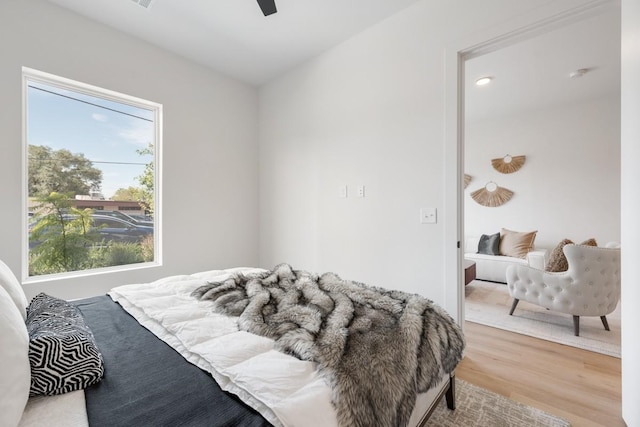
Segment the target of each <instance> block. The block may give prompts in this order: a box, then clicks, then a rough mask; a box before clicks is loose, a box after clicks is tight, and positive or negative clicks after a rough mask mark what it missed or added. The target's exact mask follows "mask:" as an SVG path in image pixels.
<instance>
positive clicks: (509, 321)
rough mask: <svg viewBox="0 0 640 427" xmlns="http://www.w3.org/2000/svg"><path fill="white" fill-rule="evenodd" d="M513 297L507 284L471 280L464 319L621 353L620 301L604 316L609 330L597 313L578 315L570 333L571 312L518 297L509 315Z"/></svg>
mask: <svg viewBox="0 0 640 427" xmlns="http://www.w3.org/2000/svg"><path fill="white" fill-rule="evenodd" d="M512 301H513V299H512V298H511V297H510V296H509V291H508V290H507V285H505V284H502V283H493V282H484V281H481V280H474V281H472V282H471V283H469V284H468V285H467V286H466V287H465V312H466V315H465V318H466V320H468V321H470V322H474V323H480V324H482V325H487V326H492V327H494V328H499V329H505V330H507V331H512V332H517V333H519V334H524V335H529V336H532V337H536V338H541V339H544V340H548V341H553V342H557V343H560V344H565V345H569V346H572V347H578V348H582V349H585V350H590V351H594V352H597V353H602V354H606V355H609V356H614V357H620V305H619V304H618V308H617V309H616V310H615V311H614V312H613V313H611V314H610V315H608V316H607V320H608V321H609V327H610V329H611V330H610V331H606V330H605V329H604V327H603V326H602V322H601V321H600V318H599V317H587V316H583V317H580V336H578V337H576V336H575V335H574V334H573V319H572V317H571V316H570V315H568V314H564V313H558V312H554V311H551V310H546V309H545V308H543V307H540V306H538V305H535V304H530V303H528V302H526V301H520V303H519V304H518V307H517V308H516V310H515V311H514V313H513V316H509V310H510V308H511V303H512Z"/></svg>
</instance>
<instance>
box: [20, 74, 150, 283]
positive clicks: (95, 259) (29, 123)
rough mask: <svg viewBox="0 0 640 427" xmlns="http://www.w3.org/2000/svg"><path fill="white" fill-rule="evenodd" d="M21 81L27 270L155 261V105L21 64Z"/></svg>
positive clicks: (37, 272) (32, 273)
mask: <svg viewBox="0 0 640 427" xmlns="http://www.w3.org/2000/svg"><path fill="white" fill-rule="evenodd" d="M23 90H24V100H25V101H24V152H25V163H26V167H25V171H26V173H25V177H24V179H25V183H26V184H25V186H24V187H25V204H24V215H25V218H26V222H27V226H26V227H25V242H26V244H25V247H26V251H25V255H26V256H25V262H24V269H25V272H26V273H27V277H29V278H33V277H36V276H38V277H41V276H46V275H57V276H60V275H74V274H76V275H77V274H83V272H86V271H89V270H96V269H104V268H107V269H122V268H132V267H136V266H140V265H148V264H149V263H153V264H158V263H159V244H158V242H159V231H160V229H159V214H160V212H159V182H160V180H159V173H160V171H159V168H158V167H157V165H159V164H160V163H159V152H160V146H161V140H160V139H161V128H162V124H161V119H162V106H161V105H159V104H156V103H153V102H150V101H145V100H142V99H139V98H134V97H132V96H128V95H123V94H120V93H116V92H113V91H109V90H106V89H101V88H98V87H95V86H90V85H87V84H84V83H79V82H74V81H72V80H69V79H65V78H61V77H57V76H53V75H51V74H47V73H43V72H40V71H36V70H31V69H28V68H24V69H23ZM119 210H126V211H127V212H128V213H123V212H119Z"/></svg>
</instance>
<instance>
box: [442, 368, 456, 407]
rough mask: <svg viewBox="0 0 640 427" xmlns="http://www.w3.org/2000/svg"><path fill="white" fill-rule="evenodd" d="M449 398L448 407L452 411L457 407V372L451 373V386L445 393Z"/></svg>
mask: <svg viewBox="0 0 640 427" xmlns="http://www.w3.org/2000/svg"><path fill="white" fill-rule="evenodd" d="M441 396H442V395H441ZM445 397H446V399H447V408H449V409H451V410H452V411H453V410H454V409H456V374H455V373H452V374H450V375H449V387H448V388H447V393H446V394H445Z"/></svg>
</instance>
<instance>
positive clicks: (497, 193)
mask: <svg viewBox="0 0 640 427" xmlns="http://www.w3.org/2000/svg"><path fill="white" fill-rule="evenodd" d="M512 196H513V191H511V190H509V189H508V188H504V187H500V186H498V184H496V183H495V182H493V181H489V182H487V184H486V185H485V186H484V187H483V188H480V189H478V190H476V191H474V192H472V193H471V198H472V199H473V200H475V201H476V203H478V204H479V205H482V206H487V207H489V208H495V207H497V206H501V205H504V204H505V203H507V202H508V201H509V200H511V197H512Z"/></svg>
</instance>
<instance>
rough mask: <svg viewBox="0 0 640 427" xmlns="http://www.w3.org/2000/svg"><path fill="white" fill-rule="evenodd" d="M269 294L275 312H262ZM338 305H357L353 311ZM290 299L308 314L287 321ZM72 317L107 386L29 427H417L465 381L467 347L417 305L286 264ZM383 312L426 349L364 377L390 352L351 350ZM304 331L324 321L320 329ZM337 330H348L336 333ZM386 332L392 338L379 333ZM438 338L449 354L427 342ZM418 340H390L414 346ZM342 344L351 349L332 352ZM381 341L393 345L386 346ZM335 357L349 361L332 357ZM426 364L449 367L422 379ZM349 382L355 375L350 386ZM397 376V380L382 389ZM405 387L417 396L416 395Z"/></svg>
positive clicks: (118, 299) (81, 305)
mask: <svg viewBox="0 0 640 427" xmlns="http://www.w3.org/2000/svg"><path fill="white" fill-rule="evenodd" d="M274 277H275V279H274ZM0 282H1V281H0ZM310 290H312V291H310ZM265 292H267V293H268V294H269V295H270V298H267V300H271V301H272V300H274V299H275V300H277V304H275V305H274V304H272V305H269V304H268V303H266V302H265V301H266V300H265V299H264V298H262V299H261V296H262V297H264V295H265ZM336 292H342V293H344V292H346V293H347V294H349V293H351V297H350V299H345V300H344V301H343V303H344V304H346V305H344V304H343V305H342V306H341V305H340V304H341V303H340V301H339V298H337V297H336V295H338V294H337V293H336ZM354 292H355V293H354ZM329 294H330V295H331V296H332V301H333V302H331V303H330V304H331V309H330V310H325V309H323V307H324V306H323V304H324V302H323V301H325V302H326V299H323V298H325V297H326V295H329ZM291 295H297V296H295V297H294V299H295V300H296V301H294V303H293V304H291V305H290V306H289V307H287V304H289V303H291V301H290V300H291ZM0 297H1V295H0ZM0 299H1V298H0ZM398 302H400V304H398ZM22 303H23V304H24V301H22ZM394 304H395V305H394ZM412 304H413V306H412ZM73 305H74V306H75V307H77V308H78V309H79V311H80V312H81V313H82V317H83V318H84V321H85V322H86V324H87V326H88V328H89V329H90V330H91V332H92V334H93V338H94V339H95V343H96V345H97V348H98V349H99V350H100V353H101V357H102V359H103V362H104V375H103V376H102V378H101V380H100V381H99V382H97V383H96V384H93V385H91V386H88V387H86V388H85V389H84V390H77V391H72V392H70V393H64V394H60V395H56V396H38V397H31V398H30V399H29V401H28V403H27V405H26V407H25V409H24V411H23V413H22V415H21V419H20V422H19V425H20V426H21V427H31V426H33V427H36V426H43V425H47V426H56V425H59V426H65V427H69V426H73V427H75V426H78V427H79V426H86V425H90V426H91V427H100V426H130V425H154V426H163V425H164V426H173V425H184V426H204V425H206V426H237V425H241V426H270V425H274V426H296V425H305V426H339V425H372V420H373V419H375V420H377V421H376V424H377V425H410V426H418V425H423V424H425V422H426V420H427V418H428V416H429V414H430V412H431V411H432V410H433V408H434V407H435V404H436V403H437V402H438V401H439V400H440V399H441V398H442V397H443V396H445V395H446V398H447V403H448V405H449V407H450V408H451V409H453V408H454V407H455V403H454V400H453V396H454V393H453V392H454V388H453V387H454V376H453V370H454V368H455V365H456V364H457V363H458V361H459V360H460V358H461V357H462V350H463V348H464V338H463V337H462V334H461V332H460V330H459V328H458V327H457V325H455V323H454V322H453V321H452V320H451V318H450V317H448V315H446V313H444V311H442V310H441V309H440V308H439V307H437V306H436V305H435V304H433V303H432V302H431V301H429V300H426V299H424V298H421V297H419V296H416V295H409V294H404V293H401V292H397V291H386V290H384V289H382V288H375V287H370V286H366V285H362V284H359V283H355V282H348V281H342V280H341V279H340V278H339V277H337V276H335V275H329V276H327V275H322V276H317V275H313V274H310V273H306V272H300V271H296V270H293V269H291V268H290V267H289V266H287V265H286V264H285V265H281V266H277V267H276V268H274V269H273V270H271V271H267V270H262V269H253V268H236V269H227V270H213V271H207V272H202V273H197V274H192V275H184V276H172V277H167V278H164V279H161V280H158V281H155V282H151V283H145V284H134V285H127V286H120V287H116V288H114V289H112V290H111V291H110V292H109V293H108V295H103V296H98V297H93V298H88V299H84V300H79V301H74V302H73ZM274 306H277V307H280V308H279V311H278V309H276V308H274ZM346 306H348V307H351V308H354V307H355V308H354V309H353V311H352V312H351V315H350V316H351V317H350V318H349V319H348V321H345V320H344V319H342V318H341V317H340V316H338V314H340V313H341V311H340V310H339V308H340V307H346ZM283 307H284V308H283ZM381 307H382V308H384V309H385V310H387V312H394V313H395V316H396V317H395V318H396V319H401V321H398V322H395V321H394V324H395V323H398V324H401V325H402V324H406V325H410V326H411V328H414V327H416V323H420V322H422V323H423V325H421V326H420V328H422V329H417V330H421V331H422V332H420V334H419V335H420V336H419V337H418V339H417V341H416V339H415V336H414V337H413V338H414V341H413V343H412V344H409V345H410V346H413V347H415V349H416V351H415V353H416V357H415V358H414V357H407V356H405V353H410V352H407V351H405V350H402V348H399V351H395V353H394V352H393V351H391V352H389V354H388V355H387V356H386V357H387V359H384V358H380V360H378V361H376V359H375V358H374V359H372V360H371V361H368V362H367V363H360V361H361V360H362V357H364V356H363V355H362V354H361V353H363V352H366V353H386V352H385V351H382V350H380V348H381V347H380V345H381V344H384V343H385V342H384V341H376V342H374V343H372V344H371V343H366V344H360V345H359V346H354V345H351V346H349V343H351V344H353V343H356V342H360V343H362V341H357V339H364V338H356V336H357V337H366V336H367V333H365V332H366V330H368V329H373V330H382V329H384V325H385V322H387V321H388V320H389V319H387V318H385V317H384V316H383V317H380V316H378V314H377V313H378V311H376V310H379V309H380V308H381ZM411 307H412V309H413V310H414V312H415V311H416V310H417V312H420V313H423V312H424V313H426V312H431V316H430V317H429V318H428V319H427V318H426V317H425V318H424V319H422V320H420V321H419V322H416V319H420V318H416V317H415V316H414V317H413V318H412V317H411V315H413V314H415V313H413V314H412V312H411V310H410V309H409V308H411ZM309 308H311V310H310V311H309ZM325 308H326V307H325ZM270 310H271V311H273V313H272V312H270ZM305 310H306V311H305ZM314 310H315V312H314ZM256 313H258V314H259V315H257V316H256ZM340 315H342V314H340ZM305 316H306V317H305ZM302 318H309V319H314V321H315V325H316V326H314V324H311V323H313V322H311V323H305V322H304V321H302V320H300V319H302ZM274 319H275V320H274ZM292 319H294V321H293V322H292ZM336 319H337V320H336ZM341 319H342V320H341ZM336 321H338V323H339V322H342V323H341V325H342V326H341V327H338V328H334V329H335V330H333V331H329V332H325V329H326V330H330V329H331V325H333V326H335V322H336ZM274 322H275V323H274ZM345 322H346V323H345ZM372 322H373V323H372ZM403 322H405V323H403ZM378 324H379V325H382V326H383V327H382V328H377V329H376V328H374V327H375V326H376V325H378ZM317 325H321V326H320V329H319V330H316V329H317ZM327 325H328V326H327ZM387 326H388V325H387ZM314 328H316V329H314ZM427 329H429V330H430V331H431V333H432V334H435V335H434V336H437V343H436V342H429V343H427V342H426V341H428V340H427V338H426V337H427V335H428V334H427ZM411 330H412V329H410V328H409V329H407V328H405V329H402V328H401V329H399V330H395V329H393V328H391V329H390V330H389V331H391V332H393V334H394V335H406V336H407V337H409V338H411V332H410V331H411ZM248 331H251V332H248ZM309 331H311V333H309ZM398 331H399V333H398ZM434 331H435V332H434ZM331 333H333V334H334V335H331ZM340 335H342V336H343V337H344V344H345V345H343V346H342V347H336V348H333V347H332V346H333V344H327V343H333V342H335V341H339V338H336V337H339V336H340ZM319 337H324V338H325V339H328V340H330V341H324V342H322V340H321V339H320V338H319ZM347 337H350V338H349V339H347ZM294 338H295V339H294ZM383 338H384V339H389V338H385V337H382V338H381V336H376V340H380V339H383ZM394 339H397V338H394ZM403 339H404V338H403ZM314 340H315V341H314ZM407 341H411V340H407ZM403 345H404V344H403ZM367 346H368V347H367ZM393 346H398V347H401V345H400V344H397V345H396V344H394V345H393ZM356 347H358V348H361V350H358V351H359V353H358V351H356V350H353V348H356ZM413 347H411V348H413ZM327 349H329V350H327ZM372 349H377V351H372ZM336 351H337V352H339V353H340V354H341V355H340V356H338V357H334V356H335V354H334V353H336ZM427 352H430V353H432V356H437V357H435V358H437V359H438V361H437V362H435V363H428V364H426V365H433V366H430V367H427V366H426V365H425V364H424V363H423V365H425V366H423V365H416V363H418V362H420V361H421V360H422V359H425V357H426V356H425V355H424V354H425V353H427ZM332 355H333V356H332ZM432 356H429V357H426V358H432V359H433V358H434V357H432ZM331 357H333V359H331ZM350 358H351V361H350V362H348V363H351V365H349V364H346V365H345V363H346V362H345V360H346V361H349V360H350ZM331 360H333V362H332V361H331ZM380 361H382V362H384V363H380ZM354 362H357V363H358V364H361V365H363V366H364V367H363V368H358V367H354ZM376 364H377V365H376ZM407 366H409V367H412V369H409V371H410V372H409V374H407V373H406V372H405V371H407ZM346 368H349V369H353V373H347V374H345V372H344V370H345V369H346ZM385 372H389V373H390V374H389V376H388V378H386V380H384V381H382V382H380V381H379V377H383V376H384V375H385ZM404 377H406V378H407V381H409V382H411V383H412V384H414V385H413V387H412V388H410V389H409V390H408V391H405V389H406V384H404V383H403V381H402V378H404ZM363 378H365V379H366V380H363ZM407 381H405V382H407ZM351 383H354V384H355V385H354V384H351ZM365 383H366V384H365ZM416 384H417V386H416ZM398 387H399V388H398ZM403 387H404V388H403ZM391 389H393V390H396V389H397V390H399V391H401V392H393V393H390V392H389V390H391ZM394 396H400V397H394ZM389 402H391V403H389ZM407 402H409V404H407ZM340 403H342V405H341V404H340ZM389 405H391V406H389ZM378 421H379V422H378Z"/></svg>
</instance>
